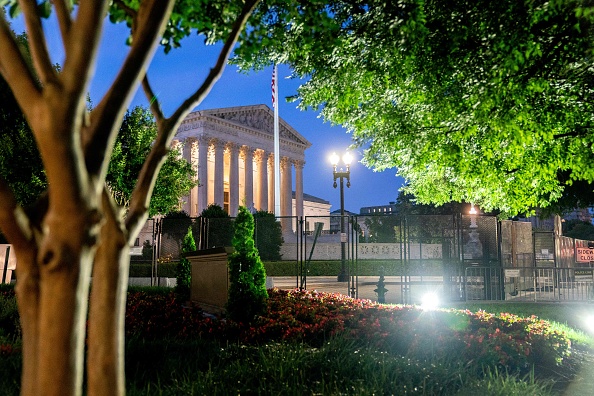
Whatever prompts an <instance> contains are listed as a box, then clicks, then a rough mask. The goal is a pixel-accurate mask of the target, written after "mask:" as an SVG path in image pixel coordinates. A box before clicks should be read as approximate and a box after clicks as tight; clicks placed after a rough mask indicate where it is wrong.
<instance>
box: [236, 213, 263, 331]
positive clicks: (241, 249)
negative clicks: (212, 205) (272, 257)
mask: <svg viewBox="0 0 594 396" xmlns="http://www.w3.org/2000/svg"><path fill="white" fill-rule="evenodd" d="M233 247H234V248H235V251H234V252H233V253H232V254H231V256H230V257H229V299H228V301H227V307H226V308H227V314H228V315H229V317H230V318H232V319H233V320H236V321H239V322H250V321H251V320H253V319H254V318H255V317H256V316H257V315H261V314H263V313H264V312H265V310H266V300H267V299H268V292H267V291H266V271H265V269H264V264H262V260H260V255H259V254H258V249H256V246H255V244H254V217H253V216H252V214H251V213H250V212H249V210H247V208H246V207H245V206H240V207H239V213H238V214H237V218H236V219H235V234H234V235H233Z"/></svg>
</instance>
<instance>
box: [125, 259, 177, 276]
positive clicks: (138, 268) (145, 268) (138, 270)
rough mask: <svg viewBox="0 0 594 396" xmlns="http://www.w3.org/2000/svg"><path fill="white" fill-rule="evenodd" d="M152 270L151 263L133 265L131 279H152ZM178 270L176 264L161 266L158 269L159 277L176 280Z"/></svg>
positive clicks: (131, 265)
mask: <svg viewBox="0 0 594 396" xmlns="http://www.w3.org/2000/svg"><path fill="white" fill-rule="evenodd" d="M151 268H152V264H151V263H131V264H130V278H150V277H151ZM176 268H177V263H176V262H171V263H163V264H159V265H158V267H157V275H159V277H161V278H175V277H176V275H177V272H176V271H177V270H176Z"/></svg>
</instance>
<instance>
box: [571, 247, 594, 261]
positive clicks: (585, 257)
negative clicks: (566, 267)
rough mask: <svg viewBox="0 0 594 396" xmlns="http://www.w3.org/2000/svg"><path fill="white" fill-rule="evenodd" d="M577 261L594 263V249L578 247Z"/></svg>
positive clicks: (576, 252) (576, 249)
mask: <svg viewBox="0 0 594 396" xmlns="http://www.w3.org/2000/svg"><path fill="white" fill-rule="evenodd" d="M575 261H576V262H578V263H588V262H590V261H594V249H590V248H587V247H577V246H576V248H575Z"/></svg>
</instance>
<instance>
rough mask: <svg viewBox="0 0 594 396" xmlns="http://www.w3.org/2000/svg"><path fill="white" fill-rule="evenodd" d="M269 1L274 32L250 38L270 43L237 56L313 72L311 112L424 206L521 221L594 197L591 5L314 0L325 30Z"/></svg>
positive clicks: (302, 92) (312, 9)
mask: <svg viewBox="0 0 594 396" xmlns="http://www.w3.org/2000/svg"><path fill="white" fill-rule="evenodd" d="M267 5H268V7H265V6H261V7H260V8H259V9H258V11H257V12H261V13H263V14H265V15H268V16H269V18H268V19H267V21H268V22H269V23H268V24H267V26H260V27H259V29H250V30H247V31H246V33H245V34H246V35H248V36H250V35H252V38H251V42H252V45H253V46H258V43H257V42H256V40H257V37H258V35H259V34H260V33H261V32H262V31H263V30H266V29H267V32H268V33H267V34H268V38H269V40H268V41H266V43H265V44H263V45H262V46H260V47H258V48H259V49H260V51H259V52H257V53H255V52H252V51H250V52H247V53H245V54H243V53H241V51H242V49H245V50H246V51H247V50H248V48H249V47H247V46H244V47H242V48H240V52H239V55H240V58H238V59H237V60H236V61H237V62H238V63H239V64H240V65H250V67H251V65H252V64H256V65H259V67H263V66H265V65H268V64H270V63H271V62H277V63H280V62H286V63H288V64H289V65H291V66H292V67H293V69H294V72H295V75H296V76H298V77H308V78H309V79H308V81H307V82H306V83H305V84H303V85H302V86H301V88H300V89H299V95H298V97H299V99H301V102H300V106H301V107H302V108H307V107H312V108H314V109H321V111H322V115H323V117H324V118H325V119H327V120H329V121H330V122H332V123H335V124H342V125H343V126H345V127H346V128H348V129H349V130H350V131H351V132H352V133H353V138H354V144H355V145H358V146H361V147H365V148H366V150H365V157H364V161H365V163H366V164H367V165H369V166H371V167H375V168H376V169H380V170H381V169H384V168H387V167H396V168H397V170H398V174H399V175H400V176H403V177H404V178H405V179H406V180H407V185H406V188H405V191H407V192H409V193H412V194H414V196H415V197H416V198H417V199H418V200H419V202H421V203H435V204H442V203H445V202H450V201H458V202H462V201H465V202H473V203H476V204H479V205H480V206H481V208H483V209H485V210H489V211H490V210H492V209H495V208H498V209H499V210H501V211H502V212H503V214H508V215H509V214H516V213H522V212H531V211H532V210H533V209H534V208H539V207H546V206H549V205H551V204H552V203H554V202H555V201H557V200H558V199H559V198H560V197H561V196H562V194H563V192H564V191H566V190H567V189H568V187H569V186H571V185H572V183H575V182H578V181H585V182H587V183H588V188H589V189H590V192H591V190H592V187H591V185H590V183H592V182H594V172H593V171H592V167H591V165H590V164H591V163H592V160H593V159H594V158H593V154H592V150H591V146H592V144H593V140H594V134H592V133H591V128H592V125H593V123H592V121H593V120H592V117H593V115H594V111H593V110H594V100H592V99H593V93H594V89H593V88H594V74H593V73H594V69H593V68H592V67H591V58H592V57H591V54H592V50H593V48H594V41H593V40H592V37H593V35H592V33H593V29H592V28H593V23H592V22H593V20H594V12H593V10H594V8H593V6H592V5H591V4H590V3H589V2H584V1H581V0H569V1H568V0H553V1H545V0H539V1H515V0H504V1H497V2H492V1H488V0H481V1H467V0H457V1H448V2H442V1H435V0H432V1H431V0H410V1H400V2H385V1H376V0H370V1H365V2H357V1H349V0H345V1H338V2H332V4H331V5H329V6H327V5H326V4H323V3H321V2H320V3H318V2H311V3H310V4H308V7H309V8H308V15H310V14H315V15H317V16H316V18H317V19H318V23H317V25H311V24H309V23H307V21H305V20H303V19H302V20H301V23H299V22H294V23H289V20H288V19H282V17H283V15H284V14H282V13H280V14H281V15H280V17H279V16H278V9H279V7H281V6H280V5H279V6H278V7H272V6H270V5H269V3H267ZM287 15H288V14H287ZM296 26H298V27H299V28H296ZM315 26H324V27H325V29H316V28H315ZM279 37H283V40H282V42H280V41H277V40H275V38H279ZM248 41H249V40H248Z"/></svg>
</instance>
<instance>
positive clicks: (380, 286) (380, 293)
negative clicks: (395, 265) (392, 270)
mask: <svg viewBox="0 0 594 396" xmlns="http://www.w3.org/2000/svg"><path fill="white" fill-rule="evenodd" d="M379 273H380V277H379V281H378V282H377V289H375V290H374V292H375V293H376V294H377V302H378V303H380V304H385V302H386V293H387V292H388V289H386V288H385V287H384V285H385V283H384V267H383V266H382V267H380V269H379Z"/></svg>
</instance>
